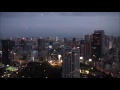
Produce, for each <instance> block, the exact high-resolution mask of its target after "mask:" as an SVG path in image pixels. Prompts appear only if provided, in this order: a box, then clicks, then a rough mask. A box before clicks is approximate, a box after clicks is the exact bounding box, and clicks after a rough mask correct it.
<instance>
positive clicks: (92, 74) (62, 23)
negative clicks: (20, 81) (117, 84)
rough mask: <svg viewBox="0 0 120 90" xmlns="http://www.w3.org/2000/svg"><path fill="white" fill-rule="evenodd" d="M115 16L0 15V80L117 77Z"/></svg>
mask: <svg viewBox="0 0 120 90" xmlns="http://www.w3.org/2000/svg"><path fill="white" fill-rule="evenodd" d="M119 25H120V12H0V27H1V28H0V78H120V27H119Z"/></svg>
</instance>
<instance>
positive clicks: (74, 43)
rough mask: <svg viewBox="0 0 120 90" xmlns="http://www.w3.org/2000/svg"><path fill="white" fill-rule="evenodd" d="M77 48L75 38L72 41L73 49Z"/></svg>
mask: <svg viewBox="0 0 120 90" xmlns="http://www.w3.org/2000/svg"><path fill="white" fill-rule="evenodd" d="M76 46H77V42H76V38H73V40H72V48H74V47H76Z"/></svg>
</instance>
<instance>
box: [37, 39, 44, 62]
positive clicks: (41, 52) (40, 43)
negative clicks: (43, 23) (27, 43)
mask: <svg viewBox="0 0 120 90" xmlns="http://www.w3.org/2000/svg"><path fill="white" fill-rule="evenodd" d="M44 50H45V39H38V56H39V58H40V60H41V61H43V60H44Z"/></svg>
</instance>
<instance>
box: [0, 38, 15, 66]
mask: <svg viewBox="0 0 120 90" xmlns="http://www.w3.org/2000/svg"><path fill="white" fill-rule="evenodd" d="M14 45H15V42H14V41H10V40H2V63H3V64H5V65H7V64H10V51H11V50H12V49H13V48H14Z"/></svg>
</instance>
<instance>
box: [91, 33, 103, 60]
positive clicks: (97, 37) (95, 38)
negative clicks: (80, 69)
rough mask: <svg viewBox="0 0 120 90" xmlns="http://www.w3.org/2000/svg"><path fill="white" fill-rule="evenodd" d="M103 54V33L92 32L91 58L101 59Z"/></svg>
mask: <svg viewBox="0 0 120 90" xmlns="http://www.w3.org/2000/svg"><path fill="white" fill-rule="evenodd" d="M101 56H102V44H101V34H98V33H97V34H92V40H91V58H92V59H93V61H96V60H99V58H100V57H101Z"/></svg>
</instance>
